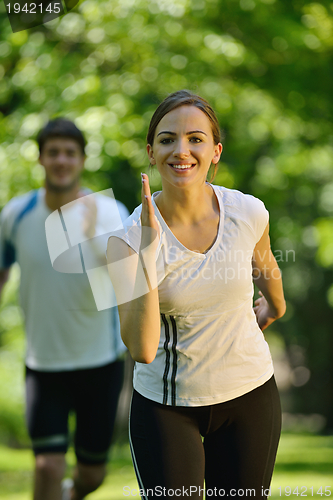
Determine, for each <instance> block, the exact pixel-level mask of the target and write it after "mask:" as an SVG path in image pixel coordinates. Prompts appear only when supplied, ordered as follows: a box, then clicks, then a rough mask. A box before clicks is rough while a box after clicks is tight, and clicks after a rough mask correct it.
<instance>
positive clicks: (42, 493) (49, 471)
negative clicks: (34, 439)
mask: <svg viewBox="0 0 333 500" xmlns="http://www.w3.org/2000/svg"><path fill="white" fill-rule="evenodd" d="M65 469H66V462H65V454H63V453H45V454H40V455H36V458H35V482H34V497H33V498H34V500H60V499H61V480H62V478H63V477H64V474H65Z"/></svg>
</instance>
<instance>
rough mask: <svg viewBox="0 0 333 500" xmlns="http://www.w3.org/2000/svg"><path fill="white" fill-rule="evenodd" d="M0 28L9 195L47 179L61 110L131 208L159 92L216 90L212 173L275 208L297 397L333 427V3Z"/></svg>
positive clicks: (148, 2)
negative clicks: (220, 148)
mask: <svg viewBox="0 0 333 500" xmlns="http://www.w3.org/2000/svg"><path fill="white" fill-rule="evenodd" d="M0 9H2V13H4V12H5V10H4V6H3V4H1V5H0ZM0 33H1V34H0V57H1V64H0V77H1V81H0V143H1V146H0V160H1V161H0V169H1V184H0V206H3V205H4V204H5V203H6V202H7V201H8V200H9V199H10V198H11V197H12V196H14V195H17V194H20V193H23V192H26V191H27V190H28V189H30V188H35V187H38V186H39V185H40V184H41V182H42V172H41V169H40V167H39V166H38V164H37V159H38V151H37V146H36V144H35V142H34V140H33V139H34V137H35V134H36V133H37V131H38V129H39V128H40V126H41V125H42V124H43V123H44V122H45V121H46V120H47V119H48V118H49V117H52V116H55V115H65V116H67V117H69V118H72V119H75V120H76V122H77V124H78V125H79V126H80V127H81V128H82V129H83V130H84V131H85V133H86V135H87V139H88V146H87V154H88V158H87V164H86V167H87V168H86V172H85V183H86V184H87V185H89V186H90V187H92V188H93V189H96V190H100V189H105V188H109V187H112V188H113V189H114V192H115V195H116V197H117V198H118V199H120V200H122V201H123V202H125V203H126V205H127V206H128V208H129V209H133V208H134V207H135V206H136V205H137V204H138V202H139V191H140V183H139V177H140V176H139V173H140V171H147V169H148V161H147V158H146V154H145V134H146V131H147V127H148V123H149V119H150V117H151V114H152V112H153V110H154V109H155V108H156V105H157V103H158V102H159V101H160V100H161V99H162V98H163V97H165V95H166V94H167V93H169V92H172V91H174V90H178V89H180V88H189V89H191V90H194V91H196V92H198V93H199V94H201V95H203V96H204V97H206V98H208V100H209V101H210V102H211V103H212V105H213V107H214V108H215V109H216V111H217V113H218V117H219V120H220V123H221V126H222V128H223V130H224V136H225V140H224V152H223V156H222V161H221V163H220V169H219V173H218V175H217V178H216V181H215V182H216V183H220V184H222V185H225V186H226V187H232V188H236V189H240V190H242V191H244V192H250V193H253V194H254V195H256V196H258V197H260V198H261V199H262V200H263V201H264V202H265V204H266V206H267V208H268V209H269V211H270V214H271V237H272V245H273V249H274V251H275V252H276V256H277V257H278V260H279V264H280V266H281V268H282V270H283V277H284V284H285V292H286V298H287V301H288V312H287V315H286V317H285V319H284V320H283V321H281V322H279V324H276V326H274V329H275V331H276V332H278V333H279V334H280V335H282V336H283V338H284V339H285V342H286V344H287V347H288V352H289V358H290V363H291V365H292V368H293V369H296V370H295V371H294V376H293V380H294V383H295V384H296V388H295V390H294V407H293V409H294V410H295V411H302V412H309V413H322V414H323V415H325V416H326V418H327V427H328V428H331V429H332V428H333V401H332V397H331V395H332V391H333V368H332V366H333V364H332V356H333V336H332V326H331V325H332V324H333V285H332V283H333V280H332V278H333V272H332V269H333V243H332V241H333V222H332V213H333V126H332V106H333V104H332V99H331V93H332V87H333V85H332V68H333V64H332V47H333V4H332V2H331V1H325V0H324V1H321V2H320V3H319V2H309V1H305V0H229V1H223V0H168V1H164V0H136V1H134V0H126V1H125V0H108V1H103V0H96V1H92V0H86V1H84V2H82V3H81V4H79V6H78V7H77V8H76V9H75V10H74V11H73V12H71V13H69V14H67V15H65V16H63V17H62V18H59V19H55V20H53V21H51V22H49V23H47V24H45V25H44V26H40V27H37V28H33V29H30V30H28V31H21V32H18V33H12V32H11V29H10V25H9V21H8V19H7V18H6V17H5V16H4V17H2V18H1V21H0ZM151 183H152V186H153V188H154V189H158V187H159V179H158V175H157V174H155V173H154V172H152V173H151ZM303 368H304V369H303ZM302 370H303V371H302ZM307 370H310V372H308V371H307ZM309 373H310V379H309V380H308V381H307V378H308V376H309ZM305 382H307V383H305Z"/></svg>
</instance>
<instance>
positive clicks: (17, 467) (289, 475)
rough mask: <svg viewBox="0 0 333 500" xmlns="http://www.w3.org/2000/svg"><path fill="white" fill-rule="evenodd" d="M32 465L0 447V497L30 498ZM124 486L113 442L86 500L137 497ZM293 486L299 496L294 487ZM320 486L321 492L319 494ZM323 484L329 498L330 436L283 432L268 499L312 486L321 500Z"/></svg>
mask: <svg viewBox="0 0 333 500" xmlns="http://www.w3.org/2000/svg"><path fill="white" fill-rule="evenodd" d="M68 463H69V467H68V469H69V471H70V467H71V466H72V465H73V463H74V456H73V453H69V454H68ZM32 464H33V459H32V455H31V452H30V451H29V450H13V449H9V448H6V447H4V446H0V491H1V500H31V493H30V491H31V484H32V472H31V469H32ZM124 486H129V487H130V488H131V489H132V490H135V491H133V493H135V492H136V491H137V489H138V486H137V482H136V479H135V475H134V471H133V467H132V462H131V457H130V451H129V447H128V446H127V445H123V446H120V445H116V446H114V448H113V452H112V454H111V460H110V464H109V473H108V476H107V478H106V480H105V482H104V484H103V485H102V486H101V487H100V488H99V489H98V490H97V491H96V492H94V493H92V494H91V495H90V496H89V497H88V498H89V500H121V499H124V498H139V496H136V497H135V496H134V495H131V496H127V497H125V496H124V495H123V488H124ZM279 487H280V488H281V494H280V489H279ZM289 487H290V488H291V490H289ZM296 487H298V493H299V495H297V490H295V488H296ZM321 487H322V492H323V495H320V490H319V488H321ZM325 487H330V490H331V495H330V496H331V498H332V499H333V436H327V437H326V436H312V435H297V434H284V435H283V436H282V439H281V444H280V448H279V452H278V457H277V462H276V467H275V472H274V477H273V481H272V489H271V491H272V496H271V497H270V498H272V499H273V500H278V499H281V498H284V499H286V497H287V496H288V495H287V493H288V492H289V491H291V495H290V498H292V499H293V500H295V499H296V498H297V496H299V497H301V495H300V493H302V496H303V497H312V490H311V488H313V497H314V498H316V499H318V500H319V499H320V498H321V499H322V500H324V499H325V498H326V497H328V496H329V495H326V496H325ZM318 490H319V493H318V494H317V491H318ZM327 493H328V491H327ZM244 498H245V497H244Z"/></svg>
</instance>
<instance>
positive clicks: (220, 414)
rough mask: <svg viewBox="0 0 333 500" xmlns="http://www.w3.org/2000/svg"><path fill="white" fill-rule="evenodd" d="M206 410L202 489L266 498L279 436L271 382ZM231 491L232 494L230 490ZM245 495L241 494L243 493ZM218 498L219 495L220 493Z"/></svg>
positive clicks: (278, 412)
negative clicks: (208, 422) (209, 412)
mask: <svg viewBox="0 0 333 500" xmlns="http://www.w3.org/2000/svg"><path fill="white" fill-rule="evenodd" d="M211 408H212V421H211V425H210V428H209V429H208V432H207V434H206V437H205V441H204V446H205V454H206V472H205V478H206V488H207V490H208V489H210V490H214V488H216V491H217V494H216V496H210V498H221V496H222V495H221V494H220V495H219V494H218V490H219V489H221V490H225V492H226V493H225V496H227V495H228V496H233V497H234V498H236V499H237V498H243V499H244V497H252V498H261V499H262V498H266V497H267V494H268V489H269V487H270V482H271V478H272V474H273V468H274V463H275V457H276V452H277V448H278V443H279V438H280V431H281V407H280V398H279V395H278V391H277V387H276V384H275V379H274V377H272V378H271V379H270V380H269V381H268V382H266V383H265V384H264V385H262V386H260V387H258V388H257V389H254V390H253V391H251V392H249V393H248V394H245V395H244V396H241V397H239V398H236V399H234V400H232V401H228V402H226V403H221V404H219V405H215V407H211ZM231 490H232V491H231ZM246 490H247V491H246ZM221 493H222V491H221Z"/></svg>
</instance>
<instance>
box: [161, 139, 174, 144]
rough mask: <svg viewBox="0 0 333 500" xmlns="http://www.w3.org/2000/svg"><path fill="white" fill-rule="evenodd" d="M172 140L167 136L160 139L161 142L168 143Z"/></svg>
mask: <svg viewBox="0 0 333 500" xmlns="http://www.w3.org/2000/svg"><path fill="white" fill-rule="evenodd" d="M171 141H172V139H170V138H168V139H161V144H170V142H171Z"/></svg>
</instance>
